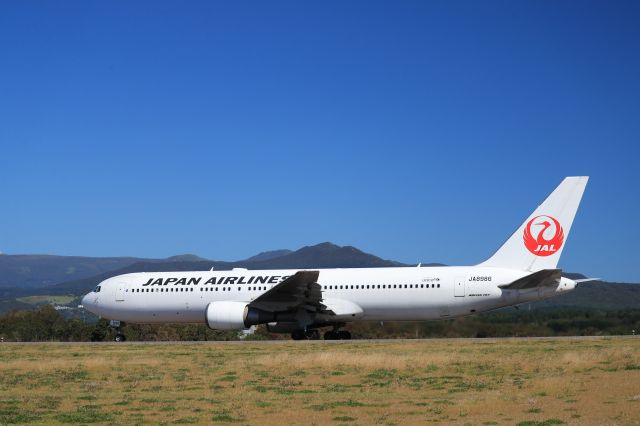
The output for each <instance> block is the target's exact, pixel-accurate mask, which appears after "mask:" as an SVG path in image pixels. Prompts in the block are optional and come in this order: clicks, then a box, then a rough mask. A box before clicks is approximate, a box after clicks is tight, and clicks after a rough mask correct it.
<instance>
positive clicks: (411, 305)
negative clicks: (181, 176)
mask: <svg viewBox="0 0 640 426" xmlns="http://www.w3.org/2000/svg"><path fill="white" fill-rule="evenodd" d="M298 271H299V270H292V269H287V270H246V269H234V270H230V271H215V272H212V271H206V272H152V273H133V274H126V275H120V276H117V277H113V278H110V279H108V280H105V281H103V282H102V283H101V284H100V287H101V288H100V291H99V292H98V293H96V292H92V293H90V294H89V295H87V296H86V297H85V299H84V300H83V305H84V306H87V307H90V309H91V311H92V312H94V313H95V314H97V315H100V316H102V317H105V318H117V319H118V320H121V321H129V322H134V323H164V322H174V323H181V322H187V323H205V322H206V318H205V310H206V308H207V306H208V305H209V304H210V303H211V302H214V301H237V302H245V303H247V304H248V303H250V302H251V301H253V300H254V299H256V298H257V297H258V296H260V295H261V294H263V293H264V292H266V291H267V290H269V289H271V288H272V287H273V286H274V285H275V284H277V283H279V282H281V281H282V279H283V277H289V276H291V275H293V274H295V273H296V272H298ZM318 271H319V279H318V284H320V286H321V287H322V297H323V300H324V301H325V302H327V304H328V305H330V306H331V305H334V304H344V305H347V306H349V308H351V309H350V310H349V309H345V311H346V312H345V313H344V314H343V315H340V316H339V318H334V319H336V320H337V319H339V320H340V321H344V322H348V321H351V320H367V321H382V320H384V321H394V320H396V321H403V320H430V319H441V318H451V317H456V316H463V315H470V314H473V313H477V312H484V311H488V310H491V309H496V308H500V307H503V306H509V305H515V304H519V303H524V302H529V301H534V300H540V299H545V298H548V297H551V296H554V295H557V294H560V293H562V292H566V291H569V290H572V289H574V288H575V282H574V281H572V280H569V279H567V278H562V279H561V281H560V283H559V284H558V286H557V287H556V288H553V287H544V288H543V287H539V288H534V289H525V290H504V289H501V288H499V287H498V285H500V284H508V283H510V282H513V281H515V280H516V279H518V278H521V277H523V276H526V275H527V273H525V272H523V271H517V270H509V269H500V268H485V267H473V266H472V267H454V266H452V267H397V268H348V269H319V270H318ZM212 278H213V280H212ZM213 282H215V284H214V283H213ZM358 308H359V309H358ZM360 310H361V311H360Z"/></svg>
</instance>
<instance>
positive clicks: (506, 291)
mask: <svg viewBox="0 0 640 426" xmlns="http://www.w3.org/2000/svg"><path fill="white" fill-rule="evenodd" d="M588 179H589V178H588V176H578V177H567V178H565V179H564V180H563V181H562V182H561V183H560V185H558V187H557V188H556V189H555V190H554V191H553V192H552V193H551V194H550V195H549V196H548V197H547V199H546V200H544V202H543V203H542V204H541V205H540V206H539V207H538V208H536V209H535V211H534V212H533V213H532V214H531V215H530V216H529V217H528V218H527V219H526V220H525V221H524V222H523V223H522V224H521V225H520V226H519V227H518V229H517V230H516V231H515V232H514V233H513V234H512V235H511V237H509V239H507V241H506V242H505V243H504V244H503V245H502V246H501V247H500V248H499V249H498V250H497V251H496V252H495V254H493V256H491V257H490V258H489V259H487V260H486V261H484V262H482V263H480V264H478V265H475V266H437V267H423V266H421V265H418V266H405V267H387V268H345V269H314V270H296V269H286V270H247V269H244V268H234V269H232V270H227V271H213V269H212V270H211V271H191V272H139V273H130V274H124V275H118V276H115V277H112V278H109V279H106V280H104V281H102V282H101V283H100V284H98V285H97V287H95V289H94V290H93V291H91V292H90V293H89V294H87V295H85V296H84V297H83V299H82V306H83V307H84V308H85V309H87V310H89V311H90V312H92V313H94V314H96V315H99V316H101V317H103V318H107V319H110V320H111V326H112V327H114V328H115V329H116V336H115V340H116V341H124V340H126V337H125V335H124V334H123V333H122V331H121V325H122V322H125V321H126V322H131V323H146V324H152V323H204V324H207V325H208V326H209V327H210V328H211V329H216V330H238V331H240V330H245V329H248V328H250V327H252V326H256V325H260V324H266V327H267V329H268V330H269V331H270V332H273V333H290V334H291V337H292V338H293V339H294V340H302V339H309V340H313V339H319V338H320V331H319V329H321V328H326V327H330V329H329V330H328V331H326V332H324V336H323V337H324V339H327V340H340V339H350V338H351V335H350V333H349V332H348V331H347V330H343V329H342V328H343V327H344V326H345V325H346V324H347V323H349V322H353V321H418V320H436V319H447V318H454V317H459V316H466V315H472V314H476V313H480V312H486V311H489V310H493V309H498V308H502V307H505V306H512V305H518V304H522V303H526V302H532V301H536V300H541V299H546V298H549V297H552V296H556V295H561V294H564V293H566V292H568V291H571V290H573V289H574V288H576V285H577V284H578V283H579V282H580V281H585V280H571V279H569V278H566V277H563V276H562V275H561V273H562V271H561V270H560V269H558V268H557V264H558V261H559V259H560V255H561V254H562V250H563V249H564V246H565V244H566V240H567V237H568V236H569V231H570V230H571V225H572V223H573V219H574V217H575V214H576V212H577V210H578V206H579V204H580V200H581V199H582V195H583V193H584V190H585V187H586V185H587V181H588Z"/></svg>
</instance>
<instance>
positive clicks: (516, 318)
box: [0, 305, 640, 342]
mask: <svg viewBox="0 0 640 426" xmlns="http://www.w3.org/2000/svg"><path fill="white" fill-rule="evenodd" d="M346 329H348V330H349V331H350V332H351V334H352V336H353V338H355V339H370V338H430V337H431V338H435V337H525V336H588V335H625V334H634V332H635V333H638V332H640V309H628V310H617V311H603V310H590V309H559V308H554V309H536V310H533V311H526V310H515V309H503V310H500V311H496V312H490V313H485V314H480V315H475V316H469V317H463V318H456V319H449V320H441V321H420V322H384V323H377V322H361V323H354V324H349V325H348V326H347V327H346ZM122 331H123V332H124V333H125V335H126V336H127V339H129V340H130V341H176V340H180V341H215V340H238V339H240V338H245V339H254V340H257V339H288V338H289V336H287V335H278V334H272V333H269V332H268V331H267V330H266V328H265V327H264V326H259V327H257V329H256V331H255V332H254V333H253V334H250V335H246V336H242V337H241V333H238V332H236V331H217V330H211V329H209V328H208V327H207V326H206V325H205V324H161V325H150V324H125V325H124V326H123V329H122ZM114 336H115V333H114V331H113V329H112V328H111V327H109V322H108V321H107V320H105V319H98V320H97V321H95V320H94V321H83V320H82V319H78V318H65V317H64V316H63V315H61V314H60V312H58V311H57V310H55V309H54V308H53V307H52V306H51V305H42V306H40V307H38V309H36V310H15V311H11V312H9V313H7V314H5V315H2V316H0V339H2V340H4V341H18V342H39V341H40V342H45V341H61V342H82V341H111V340H113V338H114Z"/></svg>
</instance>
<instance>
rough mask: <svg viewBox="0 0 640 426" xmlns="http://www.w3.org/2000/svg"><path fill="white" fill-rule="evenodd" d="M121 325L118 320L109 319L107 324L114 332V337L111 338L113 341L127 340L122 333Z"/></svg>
mask: <svg viewBox="0 0 640 426" xmlns="http://www.w3.org/2000/svg"><path fill="white" fill-rule="evenodd" d="M122 325H123V324H122V323H121V322H120V321H118V320H111V321H109V326H110V327H111V328H113V329H114V330H115V332H116V337H114V338H113V340H114V341H115V342H125V341H126V340H127V336H125V335H124V334H123V333H122V329H121V327H122Z"/></svg>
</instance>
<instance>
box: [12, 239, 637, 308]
mask: <svg viewBox="0 0 640 426" xmlns="http://www.w3.org/2000/svg"><path fill="white" fill-rule="evenodd" d="M441 265H442V264H437V263H431V264H422V266H425V267H426V266H441ZM389 266H410V265H406V264H403V263H400V262H395V261H392V260H385V259H381V258H379V257H377V256H374V255H372V254H369V253H365V252H363V251H361V250H359V249H357V248H355V247H352V246H337V245H335V244H332V243H329V242H327V243H322V244H317V245H314V246H306V247H302V248H300V249H298V250H295V251H291V250H274V251H268V252H262V253H259V254H257V255H255V256H252V257H249V258H247V259H244V260H239V261H216V260H207V259H204V258H202V257H199V256H196V255H192V254H186V255H178V256H172V257H169V258H166V259H145V258H136V257H109V258H94V257H78V256H50V255H8V254H2V255H0V311H3V310H6V309H8V308H7V307H8V306H9V307H15V306H18V305H16V304H15V303H13V302H12V301H15V299H16V298H18V297H25V296H33V295H43V294H46V295H54V296H55V295H73V296H76V297H77V296H80V295H82V294H84V293H86V292H87V291H88V290H90V289H91V288H93V287H95V286H96V285H97V284H98V283H99V282H100V281H102V280H105V279H107V278H109V277H112V276H116V275H120V274H125V273H130V272H154V271H188V270H191V271H193V270H201V271H208V270H210V269H211V268H214V269H215V270H229V269H232V268H247V269H289V268H291V269H297V268H299V269H313V268H365V267H367V268H375V267H389ZM565 275H566V276H569V277H571V278H580V277H583V276H582V275H581V274H565ZM532 306H536V307H555V306H564V307H582V308H596V309H628V308H638V307H640V285H635V284H621V283H603V282H588V283H584V284H581V285H580V286H579V287H578V288H577V289H576V290H575V291H572V292H570V293H568V294H566V295H563V296H560V297H557V298H552V299H548V300H546V301H541V302H536V303H534V304H532ZM19 307H24V306H21V305H20V306H19Z"/></svg>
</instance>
